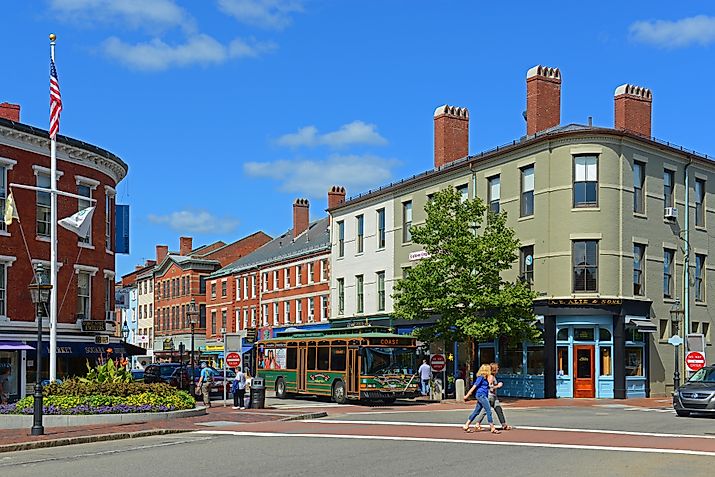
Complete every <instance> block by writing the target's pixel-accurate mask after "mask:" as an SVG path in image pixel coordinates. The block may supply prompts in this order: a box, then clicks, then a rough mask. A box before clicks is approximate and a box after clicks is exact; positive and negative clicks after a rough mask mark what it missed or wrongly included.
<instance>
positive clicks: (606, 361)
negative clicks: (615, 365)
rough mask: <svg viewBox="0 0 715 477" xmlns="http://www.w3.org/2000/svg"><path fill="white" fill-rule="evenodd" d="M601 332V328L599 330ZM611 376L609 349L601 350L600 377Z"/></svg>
mask: <svg viewBox="0 0 715 477" xmlns="http://www.w3.org/2000/svg"><path fill="white" fill-rule="evenodd" d="M601 329H602V330H603V328H601ZM610 375H611V348H601V376H610Z"/></svg>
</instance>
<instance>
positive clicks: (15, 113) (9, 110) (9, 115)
mask: <svg viewBox="0 0 715 477" xmlns="http://www.w3.org/2000/svg"><path fill="white" fill-rule="evenodd" d="M0 118H5V119H9V120H10V121H15V122H16V123H19V122H20V105H19V104H12V103H0Z"/></svg>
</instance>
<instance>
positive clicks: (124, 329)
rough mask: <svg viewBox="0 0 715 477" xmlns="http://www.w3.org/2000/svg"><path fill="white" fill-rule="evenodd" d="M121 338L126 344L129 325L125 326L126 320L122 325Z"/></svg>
mask: <svg viewBox="0 0 715 477" xmlns="http://www.w3.org/2000/svg"><path fill="white" fill-rule="evenodd" d="M122 338H124V342H125V343H126V342H127V338H129V325H127V320H124V324H123V325H122Z"/></svg>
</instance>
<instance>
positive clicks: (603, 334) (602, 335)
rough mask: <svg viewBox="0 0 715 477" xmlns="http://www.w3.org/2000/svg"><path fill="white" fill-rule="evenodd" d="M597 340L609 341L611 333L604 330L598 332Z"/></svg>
mask: <svg viewBox="0 0 715 477" xmlns="http://www.w3.org/2000/svg"><path fill="white" fill-rule="evenodd" d="M598 339H599V340H601V341H611V332H610V331H608V330H607V329H606V328H601V329H600V330H598Z"/></svg>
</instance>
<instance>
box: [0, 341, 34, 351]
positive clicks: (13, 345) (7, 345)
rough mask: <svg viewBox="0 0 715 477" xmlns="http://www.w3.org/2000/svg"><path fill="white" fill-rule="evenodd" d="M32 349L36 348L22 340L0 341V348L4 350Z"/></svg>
mask: <svg viewBox="0 0 715 477" xmlns="http://www.w3.org/2000/svg"><path fill="white" fill-rule="evenodd" d="M23 349H25V350H30V349H35V348H33V347H32V346H29V345H26V344H25V343H22V342H21V341H0V350H3V351H8V350H9V351H16V350H23Z"/></svg>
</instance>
